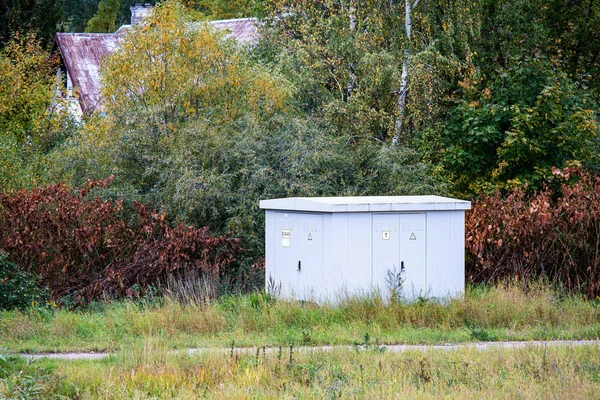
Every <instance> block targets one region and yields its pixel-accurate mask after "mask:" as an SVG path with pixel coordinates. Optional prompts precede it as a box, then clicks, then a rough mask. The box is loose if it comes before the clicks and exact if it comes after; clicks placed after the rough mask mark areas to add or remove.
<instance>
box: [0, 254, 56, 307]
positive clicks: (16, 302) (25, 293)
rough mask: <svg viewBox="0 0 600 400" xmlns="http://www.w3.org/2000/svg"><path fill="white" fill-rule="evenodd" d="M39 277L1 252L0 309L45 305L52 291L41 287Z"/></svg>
mask: <svg viewBox="0 0 600 400" xmlns="http://www.w3.org/2000/svg"><path fill="white" fill-rule="evenodd" d="M38 281H39V278H38V277H37V276H35V275H33V274H31V273H29V272H26V271H25V270H24V269H22V268H21V267H19V266H18V265H16V264H14V263H11V262H10V261H8V259H7V256H6V254H4V253H1V252H0V309H5V310H10V309H13V308H20V309H26V308H28V307H32V306H34V305H36V304H41V305H45V304H46V301H47V300H48V299H49V298H50V293H49V292H48V290H46V289H45V288H40V287H39V282H38Z"/></svg>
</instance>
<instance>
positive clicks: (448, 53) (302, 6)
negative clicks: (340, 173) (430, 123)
mask: <svg viewBox="0 0 600 400" xmlns="http://www.w3.org/2000/svg"><path fill="white" fill-rule="evenodd" d="M417 4H418V7H416V6H417ZM469 7H471V2H468V1H466V0H461V1H446V0H420V1H419V2H414V0H413V1H409V2H408V3H406V2H396V1H382V0H368V1H360V2H357V1H354V0H348V1H331V0H325V1H318V2H315V1H309V0H303V1H295V2H291V1H286V0H266V1H265V2H264V4H263V10H264V11H263V12H264V14H265V15H264V17H263V19H264V28H263V36H262V39H261V40H262V42H261V43H259V46H258V51H259V52H260V53H261V55H262V56H263V57H265V58H266V59H268V60H269V61H271V62H273V63H276V64H278V65H280V67H281V70H282V71H283V72H284V73H285V74H286V76H288V78H289V79H290V80H291V81H293V82H294V83H295V84H296V87H297V88H298V92H299V96H298V99H299V105H300V106H301V107H302V108H303V109H304V110H305V111H307V112H309V113H315V114H319V115H321V116H323V118H325V119H326V120H328V121H330V122H331V123H333V124H334V125H335V126H336V128H337V130H338V132H339V133H340V135H344V136H347V137H348V138H350V139H351V140H353V141H354V140H358V139H359V138H373V137H374V138H376V139H377V140H381V141H394V142H398V141H399V140H400V134H399V132H401V131H402V132H404V133H405V135H404V134H403V136H405V137H403V139H406V141H405V142H406V143H407V144H408V142H409V139H410V138H412V136H414V134H415V130H414V126H416V125H420V126H421V125H423V121H426V120H427V118H429V117H428V116H427V115H424V114H422V113H420V114H415V113H413V110H414V107H412V104H411V102H412V103H414V104H424V103H433V102H436V101H445V100H442V98H444V97H445V96H449V95H450V93H451V90H452V87H451V86H452V85H456V83H455V81H456V79H455V75H458V74H459V73H460V72H461V70H460V67H461V64H464V63H466V59H467V57H468V56H469V51H468V48H469V42H470V41H471V40H472V37H473V36H474V35H476V33H477V27H476V25H477V19H476V18H474V17H473V16H474V15H476V14H475V13H469V12H468V11H469ZM413 56H416V59H417V60H418V62H419V63H427V64H425V65H424V64H415V65H413V64H412V63H411V62H410V60H411V58H412V57H413ZM429 56H434V59H433V60H429V59H428V58H427V57H429ZM441 59H446V60H447V62H445V66H444V70H441V71H439V70H437V69H436V67H437V66H438V65H439V63H438V62H437V61H436V60H438V61H439V60H441ZM430 61H431V62H430ZM434 61H435V62H434ZM450 65H452V66H453V68H455V71H454V75H453V74H449V73H448V71H447V68H448V66H450ZM419 74H426V75H427V79H428V82H429V84H439V85H440V86H438V87H436V88H434V89H433V90H430V91H427V92H419V91H414V93H413V95H414V98H413V99H409V98H408V92H409V89H410V87H411V85H414V86H415V87H417V86H418V84H419V80H420V79H421V78H422V77H421V76H420V75H419ZM409 77H410V78H411V79H409ZM429 78H431V79H429ZM446 78H448V79H451V80H450V82H447V81H445V79H446ZM447 83H449V84H447ZM430 93H435V94H436V97H435V98H425V95H428V94H430ZM438 93H439V95H437V94H438ZM417 118H425V119H420V120H416V119H417ZM436 118H437V115H436Z"/></svg>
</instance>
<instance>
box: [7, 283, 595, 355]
mask: <svg viewBox="0 0 600 400" xmlns="http://www.w3.org/2000/svg"><path fill="white" fill-rule="evenodd" d="M365 337H369V338H370V341H371V342H373V343H374V342H377V343H381V344H396V343H411V344H416V343H431V344H433V343H447V342H452V343H461V342H470V341H494V340H533V339H537V340H546V339H597V338H600V304H599V303H598V301H589V300H586V299H584V298H582V297H577V296H570V295H564V294H562V293H561V292H559V291H555V290H553V289H551V288H549V287H548V286H545V285H542V284H535V285H529V286H528V287H524V286H522V285H517V284H505V285H500V286H496V287H489V288H483V287H470V288H468V289H467V291H466V294H465V296H464V298H462V299H455V300H452V301H449V302H447V303H439V302H435V301H417V302H414V303H411V304H403V303H400V304H386V303H384V302H382V301H381V299H379V298H378V297H377V296H374V295H371V296H365V297H362V298H348V299H344V300H343V301H342V302H341V304H340V305H339V306H332V305H320V306H318V305H316V304H312V303H304V304H302V303H298V302H288V301H274V300H273V299H270V298H268V297H267V296H265V295H262V294H258V293H257V294H249V295H243V296H229V297H224V298H221V299H219V300H215V301H210V302H204V303H203V302H199V303H198V302H196V303H191V304H181V302H178V301H175V300H172V299H170V298H166V299H164V298H163V299H153V300H148V301H137V302H133V301H120V302H112V303H107V304H96V305H94V306H92V307H89V308H87V309H85V310H79V311H68V310H58V309H52V308H51V307H50V308H39V307H37V308H36V307H34V308H32V309H30V310H29V311H24V312H20V311H3V312H0V347H2V348H4V350H5V352H8V353H15V352H36V351H37V352H59V351H117V352H118V351H121V350H124V349H128V348H131V347H136V346H138V347H139V346H142V345H144V344H145V343H147V342H148V341H156V342H161V343H164V344H165V346H166V347H168V348H169V349H181V348H187V347H229V346H231V344H232V342H233V343H235V345H236V346H279V345H282V346H288V345H290V344H293V345H295V346H298V345H323V344H353V343H356V342H363V341H364V338H365Z"/></svg>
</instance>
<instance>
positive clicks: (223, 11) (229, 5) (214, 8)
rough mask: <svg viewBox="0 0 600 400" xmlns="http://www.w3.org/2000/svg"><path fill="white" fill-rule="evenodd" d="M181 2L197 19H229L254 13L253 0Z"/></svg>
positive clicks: (188, 0) (189, 0) (191, 0)
mask: <svg viewBox="0 0 600 400" xmlns="http://www.w3.org/2000/svg"><path fill="white" fill-rule="evenodd" d="M182 3H183V4H184V5H185V6H186V7H187V8H188V9H189V10H191V11H192V14H193V15H194V17H195V18H199V19H215V20H216V19H230V18H242V17H250V16H251V15H253V14H254V7H255V4H254V3H255V2H254V0H184V1H182Z"/></svg>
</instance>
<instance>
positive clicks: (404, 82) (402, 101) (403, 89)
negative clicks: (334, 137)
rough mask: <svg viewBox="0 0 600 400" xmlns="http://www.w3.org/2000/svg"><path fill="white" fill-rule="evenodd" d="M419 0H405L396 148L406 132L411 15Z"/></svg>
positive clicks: (395, 135) (393, 141) (395, 129)
mask: <svg viewBox="0 0 600 400" xmlns="http://www.w3.org/2000/svg"><path fill="white" fill-rule="evenodd" d="M418 3H419V0H416V1H415V2H414V3H412V4H411V1H410V0H405V12H406V17H405V20H404V28H405V30H406V39H407V43H406V45H405V47H404V58H403V60H402V79H401V81H400V89H399V90H398V100H396V107H397V108H398V115H397V116H396V121H395V122H394V137H393V139H392V144H393V145H394V146H396V145H397V144H399V143H400V138H401V136H402V134H403V130H404V111H405V109H406V97H407V95H408V63H409V62H410V50H409V47H410V40H411V37H412V23H411V14H412V9H413V8H414V7H416V6H417V4H418Z"/></svg>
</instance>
